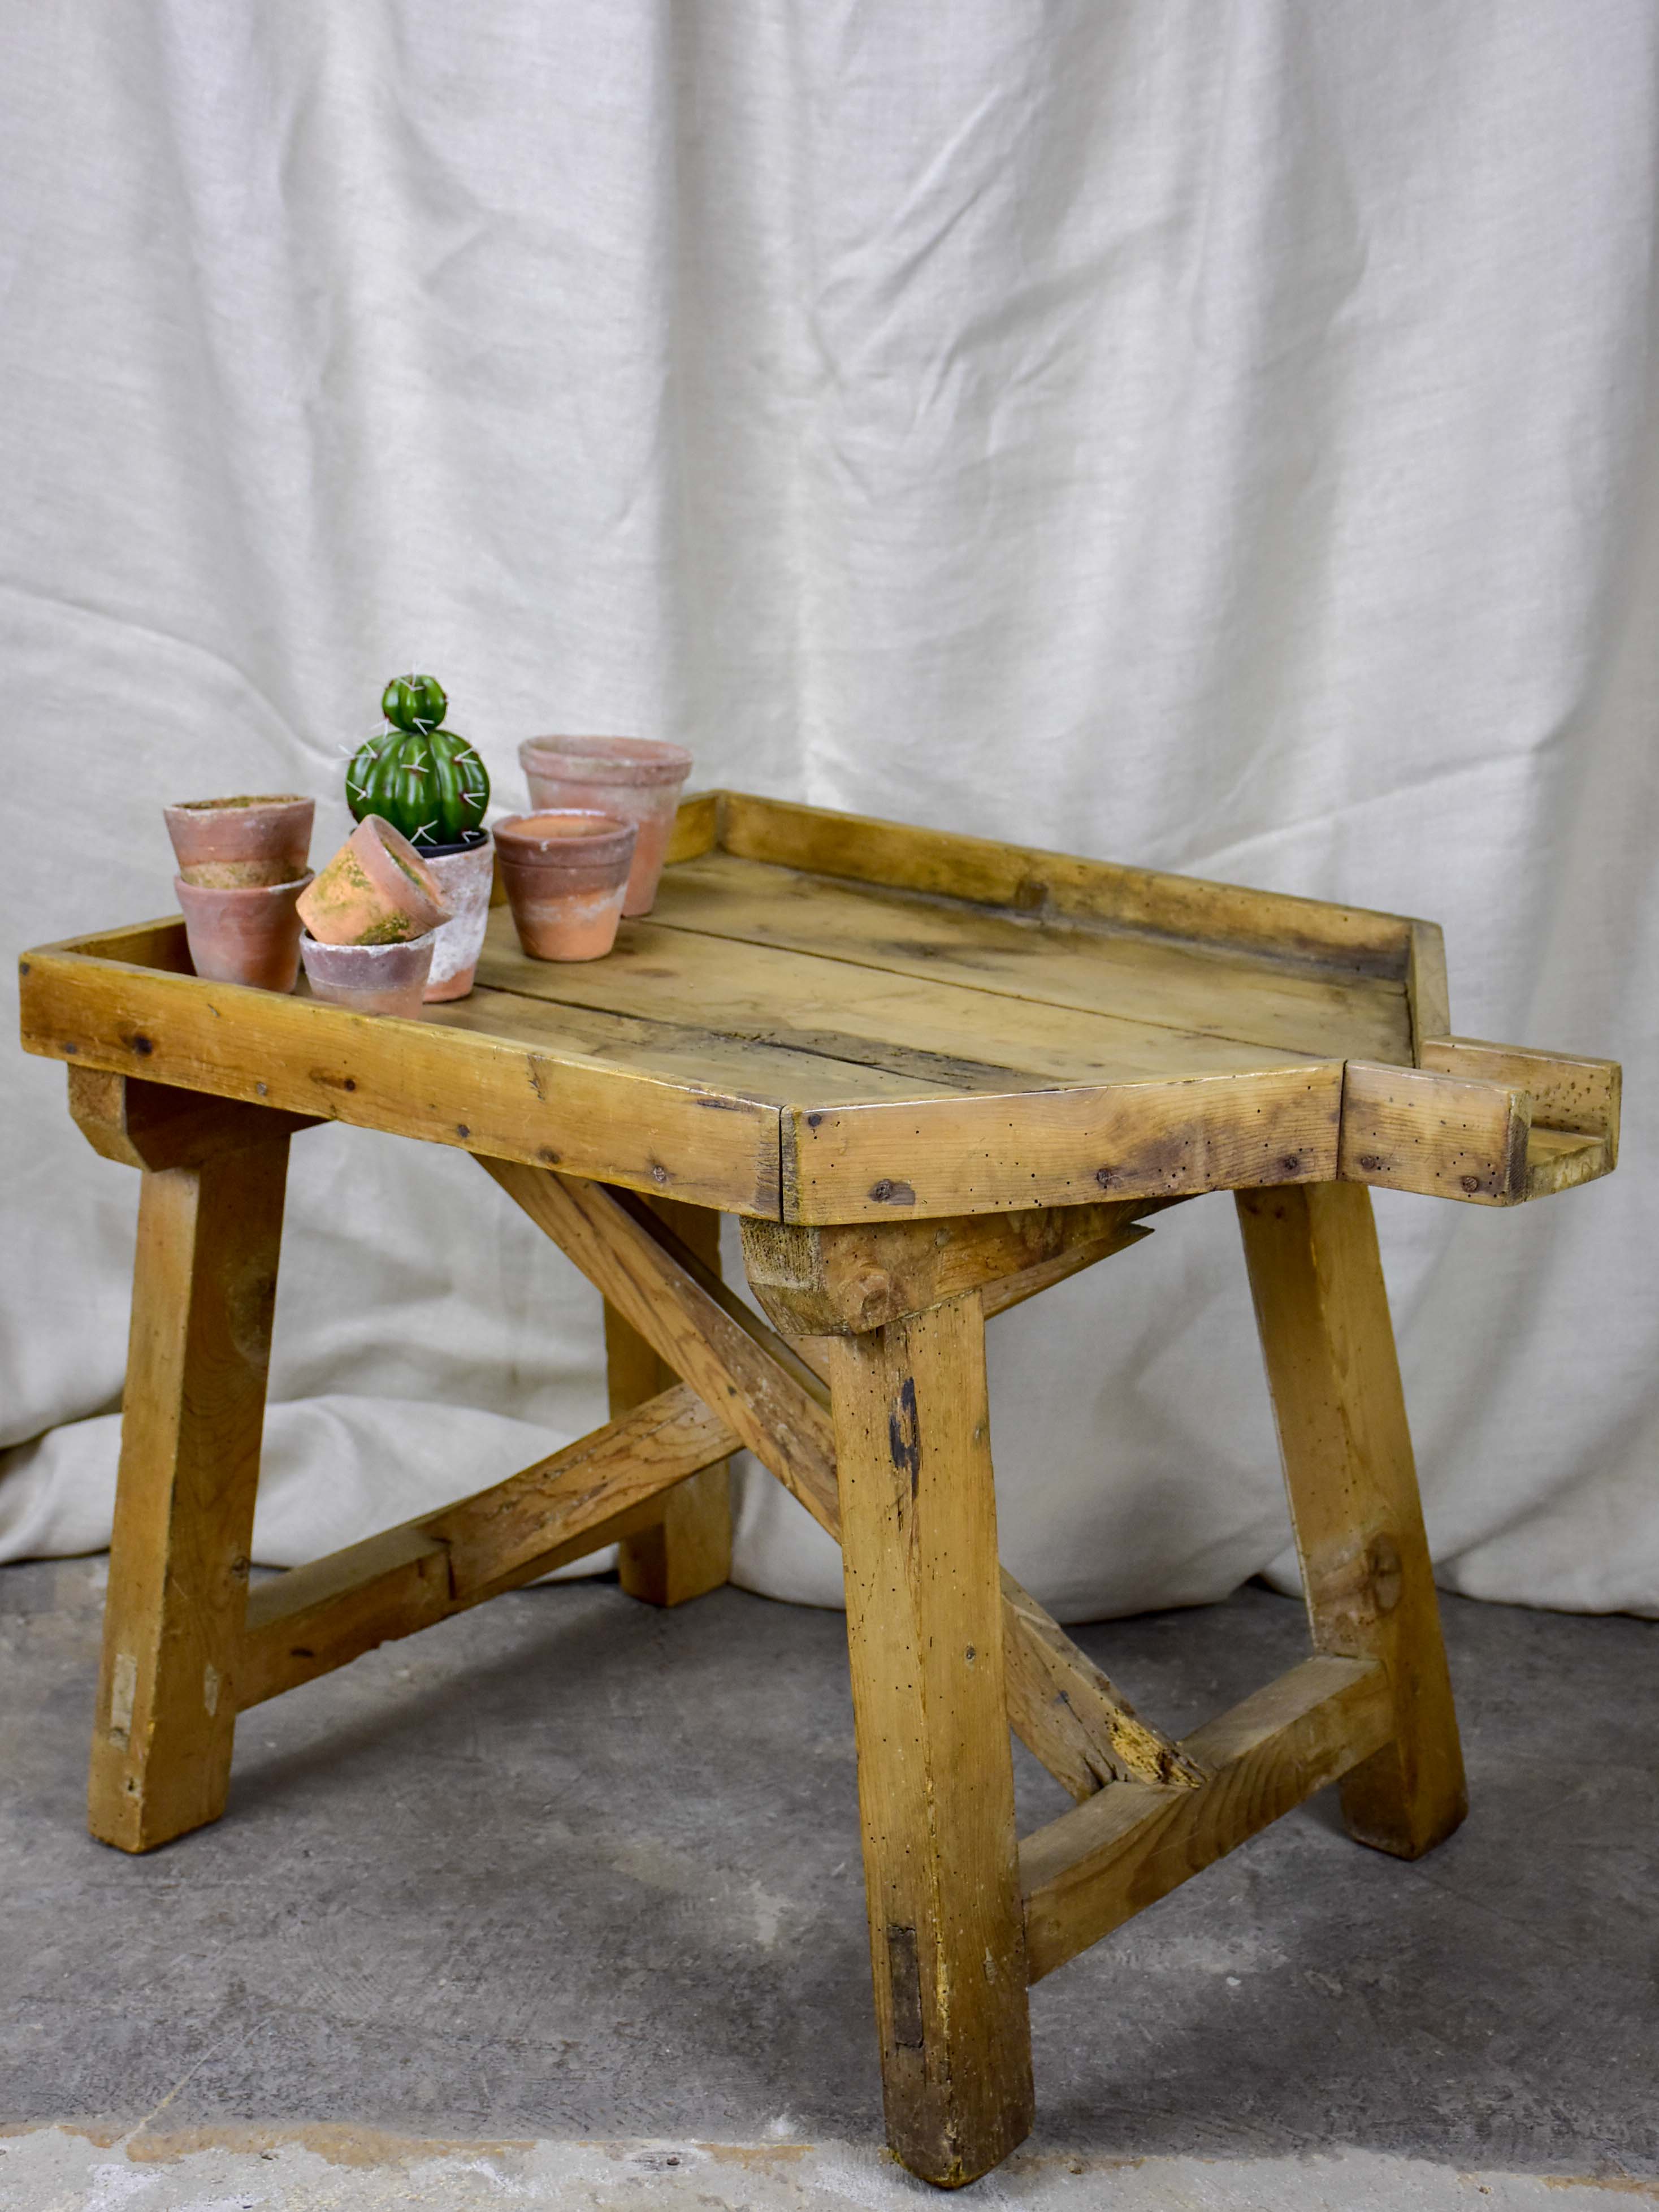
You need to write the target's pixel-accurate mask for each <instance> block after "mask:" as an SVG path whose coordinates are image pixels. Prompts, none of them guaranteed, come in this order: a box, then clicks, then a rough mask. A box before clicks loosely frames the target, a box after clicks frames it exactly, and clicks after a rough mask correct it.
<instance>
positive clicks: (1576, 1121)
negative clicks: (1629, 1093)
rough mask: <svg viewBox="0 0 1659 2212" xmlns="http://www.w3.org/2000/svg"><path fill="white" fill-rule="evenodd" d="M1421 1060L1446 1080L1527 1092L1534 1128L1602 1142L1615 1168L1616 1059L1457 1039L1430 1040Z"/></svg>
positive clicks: (1618, 1077) (1619, 1077)
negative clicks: (1454, 1078)
mask: <svg viewBox="0 0 1659 2212" xmlns="http://www.w3.org/2000/svg"><path fill="white" fill-rule="evenodd" d="M1422 1058H1423V1065H1424V1066H1425V1067H1434V1068H1439V1069H1441V1070H1443V1072H1444V1073H1446V1074H1448V1075H1465V1076H1474V1077H1475V1078H1477V1079H1479V1080H1480V1081H1481V1082H1483V1083H1499V1084H1503V1085H1505V1086H1506V1087H1507V1088H1509V1089H1510V1090H1511V1091H1525V1093H1526V1095H1527V1098H1528V1103H1529V1104H1530V1106H1531V1109H1532V1121H1533V1127H1534V1128H1535V1129H1537V1128H1543V1129H1557V1130H1567V1131H1573V1132H1580V1133H1583V1134H1585V1135H1589V1136H1595V1137H1601V1138H1602V1139H1604V1140H1605V1142H1606V1144H1607V1163H1608V1166H1609V1167H1610V1168H1611V1167H1613V1166H1614V1165H1616V1164H1617V1162H1618V1158H1619V1108H1620V1088H1621V1084H1622V1071H1621V1070H1620V1066H1619V1062H1618V1061H1617V1060H1592V1059H1589V1058H1588V1057H1587V1056H1586V1055H1584V1054H1581V1053H1570V1052H1540V1051H1536V1050H1534V1048H1532V1047H1530V1046H1528V1045H1519V1044H1492V1043H1489V1042H1487V1040H1486V1038H1484V1037H1458V1036H1431V1037H1430V1038H1429V1039H1428V1040H1427V1041H1426V1042H1425V1044H1424V1047H1423V1054H1422Z"/></svg>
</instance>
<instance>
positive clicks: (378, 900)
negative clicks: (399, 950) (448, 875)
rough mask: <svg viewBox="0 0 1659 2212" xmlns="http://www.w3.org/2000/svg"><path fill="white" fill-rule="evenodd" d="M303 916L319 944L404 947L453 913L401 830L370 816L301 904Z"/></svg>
mask: <svg viewBox="0 0 1659 2212" xmlns="http://www.w3.org/2000/svg"><path fill="white" fill-rule="evenodd" d="M300 918H301V921H303V922H304V923H305V926H306V927H307V929H308V930H309V931H310V932H311V933H312V935H313V937H314V938H315V939H316V940H317V942H318V943H319V945H402V944H406V943H407V942H408V940H409V939H410V938H413V937H424V936H425V935H426V933H427V932H428V930H430V929H435V928H436V927H438V924H439V923H440V922H441V921H448V919H449V910H448V908H447V907H446V906H445V904H444V896H443V893H442V891H441V890H440V889H439V887H438V880H437V878H436V877H435V875H434V874H433V872H432V871H431V869H430V868H428V866H427V865H426V862H425V861H424V860H422V858H421V856H420V854H418V853H417V852H416V850H415V848H414V847H413V846H412V845H411V844H410V842H409V840H408V838H407V837H405V836H404V834H403V832H402V831H401V830H400V829H393V828H392V824H391V823H389V822H386V821H383V820H382V818H381V817H380V815H378V814H366V815H365V816H364V817H363V818H362V821H361V822H360V823H358V824H357V827H356V829H354V830H353V831H352V833H351V835H350V836H349V837H348V838H347V839H346V841H345V842H344V844H343V845H342V846H341V848H340V849H339V851H338V852H337V854H335V855H334V858H333V859H332V860H331V861H330V862H329V864H328V866H326V867H325V868H324V869H323V870H322V871H321V872H319V875H318V878H317V880H316V882H315V883H313V884H312V886H311V888H310V890H308V891H307V893H306V895H305V896H304V897H303V898H302V899H301V901H300Z"/></svg>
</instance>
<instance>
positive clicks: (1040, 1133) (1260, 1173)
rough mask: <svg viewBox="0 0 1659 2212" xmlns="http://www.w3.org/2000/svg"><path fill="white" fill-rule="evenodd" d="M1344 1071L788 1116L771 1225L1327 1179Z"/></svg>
mask: <svg viewBox="0 0 1659 2212" xmlns="http://www.w3.org/2000/svg"><path fill="white" fill-rule="evenodd" d="M1341 1097H1342V1067H1341V1063H1340V1061H1331V1062H1328V1063H1325V1064H1320V1063H1316V1062H1314V1061H1310V1060H1304V1061H1303V1062H1301V1063H1300V1064H1299V1065H1298V1066H1296V1067H1294V1068H1290V1069H1284V1070H1277V1071H1273V1072H1271V1073H1266V1074H1261V1075H1237V1076H1206V1077H1200V1078H1196V1079H1190V1080H1185V1081H1180V1082H1169V1083H1157V1082H1146V1083H1125V1084H1119V1085H1112V1086H1110V1087H1109V1088H1104V1089H1099V1090H1092V1089H1091V1090H1085V1089H1077V1090H1054V1091H1036V1092H1030V1093H1026V1094H1024V1095H1019V1096H1011V1097H1004V1098H959V1099H939V1100H933V1101H926V1102H923V1103H919V1104H917V1105H915V1106H914V1107H909V1106H902V1105H891V1106H843V1107H826V1108H817V1109H811V1110H807V1109H801V1108H793V1109H785V1111H784V1114H783V1117H782V1119H783V1218H784V1219H785V1220H786V1221H791V1222H805V1223H830V1222H838V1221H871V1220H881V1219H884V1218H892V1216H893V1214H894V1212H895V1211H896V1210H900V1211H902V1213H903V1215H904V1216H905V1218H908V1219H919V1218H923V1217H927V1218H933V1217H935V1216H938V1215H939V1214H950V1213H975V1212H991V1211H993V1210H1005V1209H1006V1210H1008V1211H1017V1210H1020V1209H1023V1208H1024V1207H1028V1206H1073V1205H1077V1204H1079V1203H1080V1202H1081V1201H1083V1200H1098V1199H1099V1198H1101V1197H1102V1196H1107V1197H1110V1198H1114V1199H1118V1198H1128V1199H1138V1198H1146V1199H1153V1198H1178V1197H1185V1196H1188V1195H1191V1194H1194V1193H1196V1192H1199V1191H1203V1190H1220V1189H1228V1188H1237V1186H1239V1185H1241V1184H1264V1183H1270V1182H1279V1181H1283V1182H1299V1181H1306V1182H1322V1181H1326V1180H1328V1179H1330V1178H1331V1177H1333V1176H1334V1175H1335V1174H1336V1170H1337V1136H1338V1129H1339V1125H1340V1114H1341Z"/></svg>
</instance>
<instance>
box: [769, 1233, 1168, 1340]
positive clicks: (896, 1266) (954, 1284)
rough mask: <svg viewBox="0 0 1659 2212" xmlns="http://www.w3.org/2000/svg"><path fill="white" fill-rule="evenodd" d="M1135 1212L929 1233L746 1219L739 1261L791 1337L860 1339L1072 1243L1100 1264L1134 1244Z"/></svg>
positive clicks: (779, 1325) (1032, 1264)
mask: <svg viewBox="0 0 1659 2212" xmlns="http://www.w3.org/2000/svg"><path fill="white" fill-rule="evenodd" d="M1136 1212H1137V1205H1136V1202H1135V1201H1134V1200H1123V1201H1121V1202H1120V1203H1118V1204H1109V1203H1102V1204H1098V1205H1090V1204H1084V1205H1082V1206H1065V1207H1053V1206H1051V1207H1036V1208H1032V1209H1031V1210H1030V1211H1028V1212H1020V1213H1005V1214H996V1213H978V1214H965V1215H963V1216H962V1217H960V1218H957V1219H956V1220H945V1221H941V1222H940V1223H939V1225H938V1226H937V1228H935V1229H934V1230H933V1231H932V1233H931V1234H930V1235H927V1236H926V1237H918V1236H917V1235H916V1234H915V1230H914V1229H913V1228H912V1227H910V1226H909V1225H908V1224H905V1223H894V1222H891V1221H872V1222H858V1223H854V1224H851V1225H839V1226H836V1227H830V1228H820V1229H814V1228H806V1227H803V1226H801V1225H798V1224H795V1223H788V1222H775V1221H750V1222H746V1223H745V1224H744V1237H743V1254H744V1268H745V1270H746V1272H747V1273H748V1277H749V1287H750V1290H751V1291H753V1292H754V1294H755V1301H756V1304H757V1305H758V1306H759V1307H760V1310H761V1311H762V1312H763V1314H764V1315H765V1316H766V1317H767V1319H768V1320H769V1321H770V1322H774V1323H775V1325H776V1326H777V1328H780V1329H781V1330H782V1331H783V1333H784V1334H786V1335H787V1336H847V1335H856V1334H858V1332H859V1331H860V1330H861V1329H866V1328H884V1327H885V1325H886V1324H887V1323H888V1322H892V1321H899V1320H902V1318H903V1316H905V1315H906V1314H908V1313H918V1312H920V1311H921V1309H922V1308H923V1307H924V1306H931V1305H937V1304H939V1301H940V1300H941V1299H942V1298H947V1297H957V1296H959V1295H960V1293H961V1292H962V1291H968V1290H979V1289H982V1288H984V1287H986V1286H987V1285H990V1284H992V1283H994V1282H995V1281H996V1280H997V1279H998V1278H1000V1277H1003V1276H1010V1275H1016V1274H1018V1273H1021V1272H1022V1271H1024V1270H1025V1269H1028V1268H1032V1267H1036V1266H1038V1265H1039V1264H1040V1263H1041V1262H1042V1261H1051V1260H1055V1259H1058V1258H1060V1256H1061V1255H1064V1254H1066V1253H1067V1252H1069V1251H1070V1250H1071V1249H1072V1248H1073V1246H1076V1245H1084V1244H1086V1245H1090V1246H1098V1247H1100V1250H1099V1252H1098V1254H1097V1256H1099V1257H1102V1258H1103V1257H1104V1256H1105V1255H1106V1253H1107V1252H1108V1251H1109V1250H1112V1249H1121V1246H1123V1245H1125V1244H1127V1243H1130V1242H1132V1241H1133V1236H1134V1233H1135V1232H1134V1228H1133V1222H1134V1216H1135V1213H1136Z"/></svg>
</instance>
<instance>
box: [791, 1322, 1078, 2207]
mask: <svg viewBox="0 0 1659 2212" xmlns="http://www.w3.org/2000/svg"><path fill="white" fill-rule="evenodd" d="M828 1356H829V1363H830V1386H831V1395H832V1401H833V1404H834V1407H835V1437H836V1457H837V1463H838V1466H839V1469H840V1483H841V1502H842V1556H843V1559H844V1562H845V1567H846V1582H847V1642H848V1655H849V1657H850V1660H851V1666H852V1676H853V1711H854V1722H855V1725H856V1728H857V1732H858V1751H859V1809H860V1819H861V1822H862V1827H863V1838H864V1886H865V1897H866V1905H867V1908H868V1913H869V1923H870V1950H871V1961H872V1970H873V1973H874V1980H875V1992H876V2022H877V2031H878V2037H879V2040H880V2046H881V2064H882V2086H883V2091H884V2101H885V2105H886V2112H887V2140H888V2142H889V2143H890V2146H891V2148H892V2149H893V2152H894V2154H895V2155H896V2157H897V2158H898V2159H899V2160H901V2161H902V2164H903V2165H905V2166H908V2168H909V2170H910V2171H911V2172H913V2173H916V2174H920V2175H921V2178H922V2179H924V2180H925V2181H931V2182H933V2183H934V2184H935V2185H938V2186H940V2187H944V2188H957V2187H959V2186H960V2185H962V2184H963V2183H964V2182H969V2181H972V2180H973V2179H975V2177H976V2176H977V2175H979V2174H981V2173H983V2172H985V2171H986V2170H987V2167H990V2166H994V2165H996V2163H997V2162H998V2160H1000V2159H1003V2158H1006V2156H1007V2154H1008V2153H1009V2152H1010V2151H1011V2150H1012V2148H1014V2146H1015V2144H1016V2143H1018V2142H1021V2141H1022V2140H1023V2138H1024V2136H1025V2135H1026V2134H1027V2133H1028V2132H1029V2131H1030V2125H1031V2120H1032V2116H1033V2109H1034V2107H1033V2098H1032V2088H1031V2039H1030V2025H1029V2021H1028V2019H1027V2013H1026V1997H1025V1987H1026V1966H1025V1948H1024V1924H1023V1918H1022V1913H1021V1906H1020V1896H1019V1881H1018V1856H1017V1845H1016V1842H1015V1834H1014V1778H1013V1768H1012V1762H1011V1759H1010V1757H1009V1750H1008V1724H1007V1711H1006V1693H1005V1690H1004V1686H1003V1680H1002V1663H1001V1662H1002V1633H1001V1622H1000V1610H1001V1608H1000V1597H999V1590H998V1574H999V1569H998V1565H997V1534H996V1505H995V1500H994V1494H993V1486H992V1476H991V1448H990V1417H989V1413H988V1409H987V1398H986V1385H985V1347H984V1324H983V1321H982V1319H981V1314H980V1309H979V1299H978V1297H977V1296H976V1295H975V1294H974V1293H972V1292H969V1294H968V1295H967V1296H966V1297H961V1298H957V1299H954V1300H951V1302H949V1303H947V1304H944V1305H938V1306H933V1307H931V1308H929V1310H927V1312H926V1313H921V1314H915V1315H911V1316H908V1317H907V1318H906V1319H904V1320H902V1321H899V1322H894V1323H892V1324H891V1325H890V1327H888V1328H882V1329H877V1330H872V1331H870V1332H867V1333H866V1334H863V1335H860V1336H850V1337H838V1338H836V1339H834V1340H831V1342H830V1345H829V1355H828Z"/></svg>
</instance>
